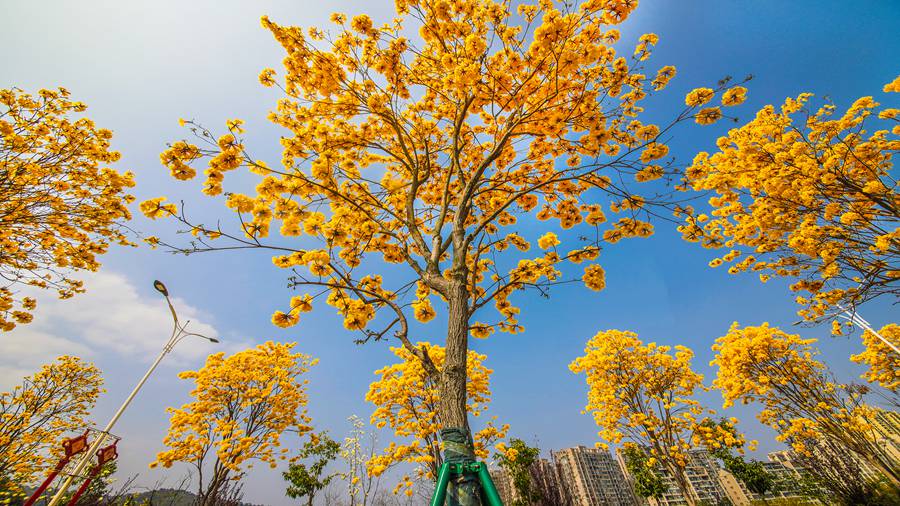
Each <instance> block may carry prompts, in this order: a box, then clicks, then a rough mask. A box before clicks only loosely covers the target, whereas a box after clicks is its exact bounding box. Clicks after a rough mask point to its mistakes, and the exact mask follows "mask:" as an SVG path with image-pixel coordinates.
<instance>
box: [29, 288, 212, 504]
mask: <svg viewBox="0 0 900 506" xmlns="http://www.w3.org/2000/svg"><path fill="white" fill-rule="evenodd" d="M153 288H155V289H156V291H158V292H159V293H161V294H163V296H164V297H165V298H166V303H167V304H168V305H169V311H170V312H171V313H172V321H173V323H174V326H173V328H172V335H171V337H169V340H168V341H167V342H166V345H165V346H163V349H162V352H161V353H160V354H159V356H158V357H156V360H155V361H154V362H153V365H151V366H150V369H148V370H147V372H146V373H145V374H144V377H143V378H141V380H140V381H138V384H137V385H136V386H135V387H134V390H132V391H131V394H129V395H128V398H127V399H125V402H123V403H122V405H121V406H120V407H119V410H118V411H116V414H115V415H113V417H112V418H111V419H110V420H109V423H107V424H106V427H105V428H104V429H103V431H102V432H101V433H100V435H99V436H98V437H97V439H96V440H94V443H93V444H92V445H91V446H90V447H89V448H88V450H87V451H86V452H85V453H84V456H82V457H81V460H80V461H79V462H78V465H77V466H76V467H75V469H74V470H73V471H72V472H71V473H70V474H69V476H68V478H66V481H65V482H63V484H62V486H61V487H60V488H59V490H58V491H57V492H56V495H54V496H53V499H51V500H50V503H49V504H48V505H47V506H57V504H59V502H60V501H61V500H62V496H63V494H65V493H66V490H68V489H69V487H70V486H71V485H72V481H74V480H75V477H76V476H79V475H80V474H81V473H82V472H83V471H84V468H85V467H87V465H88V464H89V463H90V461H91V459H93V458H94V454H96V453H97V450H98V449H99V448H100V445H102V444H103V441H104V440H105V439H106V436H107V435H109V432H110V430H112V428H113V425H115V424H116V422H117V421H118V420H119V417H121V416H122V413H124V412H125V408H127V407H128V405H129V404H131V401H132V399H134V396H135V395H137V393H138V390H140V389H141V387H142V386H144V383H146V381H147V378H149V377H150V375H151V374H153V370H154V369H156V366H158V365H159V363H160V362H162V359H163V357H165V356H166V355H168V354H169V352H170V351H172V348H174V347H175V345H176V344H178V342H179V341H181V340H182V339H184V338H185V337H187V336H197V337H201V338H203V339H206V340H207V341H209V342H212V343H218V342H219V341H218V340H217V339H215V338H212V337H207V336H204V335H200V334H195V333H193V332H188V331H187V330H185V329H186V327H187V325H188V324H189V323H190V320H188V321H186V322H185V323H184V325H182V324H181V323H180V322H179V321H178V315H177V314H175V308H174V307H172V301H170V300H169V291H168V290H167V289H166V285H164V284H162V282H161V281H154V282H153Z"/></svg>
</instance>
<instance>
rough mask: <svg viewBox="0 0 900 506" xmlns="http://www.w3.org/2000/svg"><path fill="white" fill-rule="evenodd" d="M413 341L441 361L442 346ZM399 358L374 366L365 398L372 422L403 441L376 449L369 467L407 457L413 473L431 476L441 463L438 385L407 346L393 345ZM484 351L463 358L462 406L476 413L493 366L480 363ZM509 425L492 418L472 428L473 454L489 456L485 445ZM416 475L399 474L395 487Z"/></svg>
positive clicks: (381, 467)
mask: <svg viewBox="0 0 900 506" xmlns="http://www.w3.org/2000/svg"><path fill="white" fill-rule="evenodd" d="M416 347H417V348H419V349H424V350H426V351H427V353H428V356H429V357H431V360H432V361H433V363H434V365H435V367H437V368H438V370H440V369H441V368H442V367H443V365H444V360H445V353H444V349H443V348H442V347H441V346H438V345H435V344H431V343H427V342H418V343H416ZM391 351H392V352H394V354H395V355H396V356H397V357H398V358H400V360H401V361H400V362H398V363H395V364H391V365H389V366H386V367H384V368H382V369H379V370H377V371H375V374H377V375H379V376H380V378H379V379H378V381H375V382H373V383H372V384H371V385H369V392H368V393H367V394H366V400H367V401H369V402H371V403H372V404H375V406H376V409H375V411H374V412H373V413H372V418H371V423H372V424H373V425H375V426H376V427H378V428H382V427H385V426H388V427H390V428H391V430H393V432H394V436H395V437H396V438H397V439H399V440H401V441H402V440H406V441H408V442H405V443H400V444H398V443H396V442H392V443H390V445H389V446H388V447H387V448H385V449H384V451H383V452H382V453H381V454H380V455H375V456H374V457H373V458H371V459H370V460H369V462H368V469H369V473H370V474H373V475H375V476H380V475H381V474H382V473H384V472H385V471H386V470H388V469H389V468H390V467H392V466H394V465H396V464H398V463H401V462H408V463H413V464H416V465H417V468H416V474H417V476H416V478H418V479H423V478H425V479H430V480H435V479H436V478H437V472H438V469H439V468H440V466H441V464H442V463H443V457H442V455H441V450H442V447H443V445H442V441H441V437H440V428H441V427H442V425H441V420H440V415H439V411H438V400H439V395H440V391H439V389H438V386H437V385H436V384H435V382H434V380H433V379H432V377H431V376H429V375H428V373H427V372H426V371H425V368H424V367H422V362H421V361H420V360H419V359H418V358H416V357H415V356H414V355H413V354H411V353H410V352H409V351H408V350H407V349H406V348H403V347H396V348H391ZM486 358H487V357H486V356H485V355H481V354H479V353H476V352H474V351H472V350H469V352H468V359H467V360H466V378H467V383H466V410H467V411H468V413H469V414H471V415H472V416H476V417H477V416H480V415H481V414H482V412H483V411H484V410H485V409H487V407H488V404H490V401H491V391H490V377H491V374H492V373H493V371H492V370H491V369H488V368H487V367H485V366H484V360H485V359H486ZM508 430H509V426H508V425H503V426H501V427H496V426H495V425H494V423H493V422H492V421H490V422H488V423H487V424H486V426H485V427H484V429H482V430H480V431H478V432H476V433H475V434H474V437H473V439H474V448H475V455H476V456H477V457H478V458H482V459H483V458H486V457H487V456H488V446H490V445H491V444H492V443H493V442H495V441H496V440H499V439H502V438H504V437H505V436H506V432H507V431H508ZM413 484H414V481H413V480H412V479H411V478H410V477H409V476H404V477H403V479H401V480H400V482H399V483H398V485H397V487H396V488H395V489H394V492H395V493H396V492H398V491H399V490H400V489H402V488H403V487H406V490H407V492H409V493H410V494H411V493H412V486H413Z"/></svg>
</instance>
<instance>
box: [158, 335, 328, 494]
mask: <svg viewBox="0 0 900 506" xmlns="http://www.w3.org/2000/svg"><path fill="white" fill-rule="evenodd" d="M294 345H295V344H294V343H290V344H282V343H274V342H271V341H269V342H266V343H264V344H260V345H258V346H257V347H255V348H251V349H248V350H244V351H241V352H238V353H235V354H234V355H231V356H229V357H225V354H224V353H216V354H213V355H210V356H209V357H208V358H207V359H206V365H204V366H203V367H202V368H201V369H200V370H198V371H187V372H183V373H181V374H179V377H180V378H182V379H192V380H194V383H195V388H194V390H193V391H192V392H191V395H192V396H193V397H194V399H195V400H194V401H192V402H190V403H188V404H185V405H184V406H182V407H181V408H178V409H176V408H169V409H168V412H169V413H171V414H172V417H171V419H170V427H169V432H168V434H167V435H166V437H165V439H163V443H164V444H165V445H166V446H168V447H169V449H168V450H165V451H163V452H161V453H159V454H158V455H157V456H156V461H155V462H153V463H152V464H151V465H150V466H151V467H155V466H156V465H158V464H162V465H163V467H170V466H171V465H172V464H174V463H175V462H186V463H188V464H191V465H192V466H193V467H194V468H195V469H196V470H197V479H198V484H197V495H198V496H199V501H200V504H201V506H206V505H212V504H216V502H217V501H219V500H220V499H222V497H221V496H222V494H223V487H228V486H229V481H236V480H239V479H240V478H241V477H242V476H243V474H244V472H245V469H246V468H247V467H248V466H249V464H250V463H251V462H252V461H254V460H258V461H262V462H264V463H266V464H269V465H270V466H271V467H273V468H274V467H275V466H276V465H277V462H278V460H284V459H286V457H285V456H284V453H285V452H287V449H282V450H281V452H280V453H276V451H277V450H278V449H279V447H280V446H281V436H282V434H284V433H293V434H297V435H303V434H305V433H307V432H309V431H310V430H312V429H311V428H310V427H309V426H308V425H307V424H308V423H309V421H310V420H309V417H308V416H307V415H306V405H307V402H308V399H307V394H306V383H307V381H306V380H304V379H302V376H303V374H305V373H306V372H307V371H308V370H309V368H310V367H311V366H313V365H315V363H316V360H312V359H310V357H309V356H307V355H304V354H302V353H293V352H292V351H291V350H292V348H293V347H294ZM207 477H208V478H207ZM231 490H232V491H233V490H234V488H233V485H232V486H231Z"/></svg>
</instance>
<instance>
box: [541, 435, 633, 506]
mask: <svg viewBox="0 0 900 506" xmlns="http://www.w3.org/2000/svg"><path fill="white" fill-rule="evenodd" d="M553 459H554V460H555V461H556V464H557V466H558V469H559V476H560V480H561V483H562V484H563V486H565V487H567V488H568V491H569V494H570V496H571V498H572V502H573V504H575V505H576V506H633V505H635V504H636V503H637V502H636V500H635V498H634V495H633V494H632V492H631V486H630V485H629V484H628V482H627V481H626V480H625V474H624V473H623V472H622V468H621V467H619V465H618V463H617V462H616V461H615V460H614V459H613V457H612V454H611V453H610V452H609V450H602V449H600V448H587V447H585V446H576V447H575V448H567V449H565V450H559V451H555V452H553Z"/></svg>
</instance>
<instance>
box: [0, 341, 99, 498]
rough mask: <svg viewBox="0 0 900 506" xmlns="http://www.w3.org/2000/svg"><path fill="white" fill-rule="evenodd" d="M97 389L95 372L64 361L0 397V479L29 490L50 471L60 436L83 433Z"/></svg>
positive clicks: (76, 360)
mask: <svg viewBox="0 0 900 506" xmlns="http://www.w3.org/2000/svg"><path fill="white" fill-rule="evenodd" d="M102 385H103V378H102V377H101V376H100V370H99V369H97V367H95V366H94V365H93V364H90V363H86V362H84V361H82V360H81V359H80V358H78V357H72V356H68V355H65V356H61V357H59V358H57V359H56V361H55V362H52V363H50V364H47V365H44V366H43V367H42V368H41V370H40V371H38V372H36V373H34V374H33V375H32V376H30V377H28V378H26V379H25V381H24V382H23V383H22V385H20V386H17V387H15V388H14V389H13V390H12V391H11V392H3V393H0V477H3V478H5V479H8V480H10V481H11V482H12V483H20V484H28V483H31V482H32V481H34V479H35V478H37V477H38V475H39V474H40V473H42V472H44V470H45V469H46V468H47V467H49V466H51V465H52V463H53V461H54V460H55V459H57V458H59V456H60V454H61V453H62V442H63V439H64V436H65V435H66V434H73V433H76V432H81V431H83V430H84V429H85V427H87V425H88V421H87V416H88V414H89V413H90V410H91V409H92V408H93V407H94V403H95V402H97V397H98V396H99V395H100V393H101V392H102V391H103V390H102Z"/></svg>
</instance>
